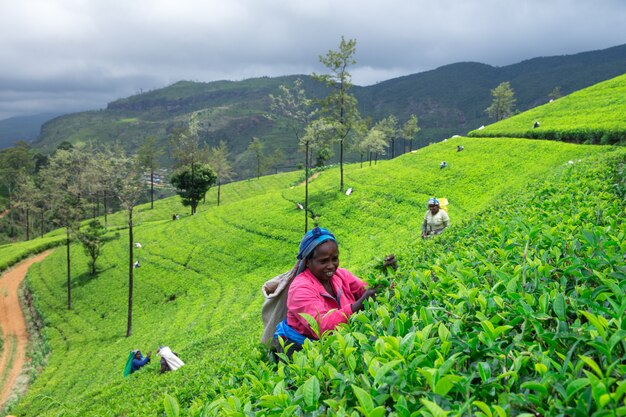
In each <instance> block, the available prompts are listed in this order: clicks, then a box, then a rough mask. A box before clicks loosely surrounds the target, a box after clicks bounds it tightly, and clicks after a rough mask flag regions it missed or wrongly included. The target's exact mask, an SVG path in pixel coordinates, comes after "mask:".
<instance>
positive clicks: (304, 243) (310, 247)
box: [298, 227, 337, 274]
mask: <svg viewBox="0 0 626 417" xmlns="http://www.w3.org/2000/svg"><path fill="white" fill-rule="evenodd" d="M327 240H332V241H333V242H336V241H337V240H336V239H335V236H334V235H333V234H332V233H330V232H329V231H328V229H324V228H323V227H315V228H314V229H312V230H309V231H308V232H306V234H305V235H304V237H303V238H302V240H301V241H300V248H299V251H298V260H299V261H300V265H299V266H298V274H299V273H300V272H302V271H303V270H304V260H305V259H306V258H307V257H308V256H309V255H310V254H311V253H313V251H314V250H315V248H317V247H318V246H319V245H321V244H322V243H324V242H326V241H327Z"/></svg>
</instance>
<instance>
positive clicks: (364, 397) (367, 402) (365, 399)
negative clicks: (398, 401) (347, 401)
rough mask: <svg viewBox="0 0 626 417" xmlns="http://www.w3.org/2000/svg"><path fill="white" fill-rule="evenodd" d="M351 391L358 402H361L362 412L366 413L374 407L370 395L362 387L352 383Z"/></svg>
mask: <svg viewBox="0 0 626 417" xmlns="http://www.w3.org/2000/svg"><path fill="white" fill-rule="evenodd" d="M352 391H353V392H354V395H356V398H357V400H359V404H361V408H362V409H363V414H365V415H368V414H369V413H370V412H371V411H372V410H373V409H374V401H373V400H372V396H371V395H370V394H369V393H368V392H367V391H365V390H364V389H363V388H359V387H357V386H356V385H352Z"/></svg>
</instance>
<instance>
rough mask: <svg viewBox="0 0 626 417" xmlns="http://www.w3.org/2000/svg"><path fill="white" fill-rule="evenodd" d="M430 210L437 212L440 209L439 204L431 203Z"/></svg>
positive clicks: (432, 212)
mask: <svg viewBox="0 0 626 417" xmlns="http://www.w3.org/2000/svg"><path fill="white" fill-rule="evenodd" d="M428 210H430V212H431V214H437V212H438V211H439V206H438V205H436V204H429V205H428Z"/></svg>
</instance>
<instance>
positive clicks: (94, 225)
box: [77, 220, 106, 275]
mask: <svg viewBox="0 0 626 417" xmlns="http://www.w3.org/2000/svg"><path fill="white" fill-rule="evenodd" d="M105 233H106V228H105V227H104V226H103V225H102V223H100V221H98V220H91V221H90V222H89V223H88V224H87V228H83V229H82V230H80V231H79V232H78V233H77V237H78V240H79V241H80V243H81V244H82V245H83V249H84V250H85V254H87V255H88V256H89V261H88V262H87V265H88V266H89V273H90V274H91V275H96V270H97V267H96V262H97V260H98V257H99V256H100V253H101V252H102V246H103V245H104V243H105V239H104V234H105Z"/></svg>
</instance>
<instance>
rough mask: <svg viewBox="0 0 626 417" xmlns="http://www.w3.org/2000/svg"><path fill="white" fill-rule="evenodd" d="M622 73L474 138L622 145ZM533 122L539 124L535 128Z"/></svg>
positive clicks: (625, 140) (625, 130)
mask: <svg viewBox="0 0 626 417" xmlns="http://www.w3.org/2000/svg"><path fill="white" fill-rule="evenodd" d="M624 114H626V74H624V75H621V76H619V77H616V78H613V79H611V80H607V81H604V82H601V83H598V84H596V85H593V86H591V87H588V88H585V89H582V90H580V91H576V92H574V93H572V94H570V95H568V96H566V97H562V98H560V99H558V100H556V101H554V102H551V103H547V104H544V105H542V106H538V107H535V108H533V109H531V110H529V111H527V112H524V113H522V114H518V115H515V116H512V117H510V118H508V119H505V120H502V121H500V122H498V123H495V124H493V125H489V126H486V127H485V128H484V129H481V130H473V131H471V132H470V133H469V136H476V137H501V136H513V137H520V138H521V137H525V138H539V139H556V140H563V141H567V142H576V143H601V144H603V145H607V144H618V143H619V144H622V145H623V144H626V117H624ZM535 122H538V123H539V126H538V127H537V128H535V127H534V124H535Z"/></svg>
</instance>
